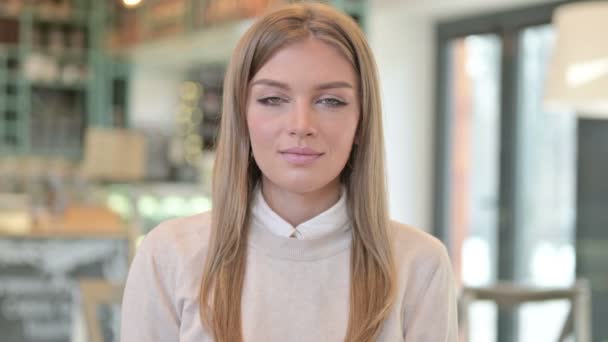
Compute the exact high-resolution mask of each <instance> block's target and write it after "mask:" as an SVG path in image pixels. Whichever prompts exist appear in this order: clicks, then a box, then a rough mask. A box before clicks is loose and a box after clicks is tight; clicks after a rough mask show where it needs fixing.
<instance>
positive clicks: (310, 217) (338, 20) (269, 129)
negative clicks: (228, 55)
mask: <svg viewBox="0 0 608 342" xmlns="http://www.w3.org/2000/svg"><path fill="white" fill-rule="evenodd" d="M378 88H379V87H378V81H377V79H376V69H375V64H374V60H373V56H372V53H371V51H370V48H369V47H368V45H367V43H366V41H365V38H364V36H363V34H362V32H361V31H360V30H359V28H358V26H357V24H356V23H355V22H354V21H352V20H351V19H350V18H349V17H347V16H345V15H343V14H341V13H339V12H338V11H336V10H334V9H332V8H331V7H328V6H325V5H319V4H298V5H289V6H287V7H283V8H281V9H278V10H276V11H274V12H272V13H269V14H267V15H265V16H263V17H262V18H260V19H259V20H257V21H256V22H255V23H254V24H253V26H252V27H251V28H250V29H249V30H248V31H247V33H245V35H244V36H243V37H242V39H241V40H240V42H239V44H238V46H237V47H236V49H235V51H234V54H233V56H232V60H231V61H230V65H229V68H228V71H227V75H226V79H225V84H224V105H223V114H222V115H223V116H222V123H221V131H220V135H219V141H218V146H217V159H216V161H215V169H214V179H213V181H214V186H213V194H212V196H213V198H212V199H213V210H212V212H211V213H203V214H200V215H196V216H193V217H187V218H182V219H177V220H172V221H169V222H166V223H163V224H161V225H160V226H159V227H157V228H156V229H154V230H153V231H152V232H151V233H150V234H149V235H148V236H147V237H146V239H145V240H144V242H143V243H142V245H141V246H140V248H139V250H138V253H137V255H136V257H135V259H134V261H133V264H132V266H131V270H130V273H129V277H128V280H127V285H126V289H125V293H124V302H123V307H122V332H121V334H122V336H121V340H122V341H123V342H139V341H145V342H173V341H181V342H204V341H218V342H241V341H245V342H274V341H276V342H297V341H302V342H304V341H305V342H333V341H349V342H370V341H382V342H395V341H407V342H420V341H429V342H443V341H450V342H452V341H456V340H457V323H456V321H457V320H456V298H455V297H456V294H455V288H454V283H453V277H452V271H451V266H450V261H449V259H448V256H447V253H446V250H445V248H444V247H443V245H442V244H441V243H440V242H439V241H438V240H436V239H434V238H433V237H431V236H430V235H427V234H426V233H424V232H422V231H419V230H416V229H413V228H410V227H407V226H404V225H402V224H398V223H396V222H392V221H390V220H389V218H388V213H387V204H386V189H385V181H384V172H385V171H384V146H383V137H382V112H381V108H380V96H379V90H378Z"/></svg>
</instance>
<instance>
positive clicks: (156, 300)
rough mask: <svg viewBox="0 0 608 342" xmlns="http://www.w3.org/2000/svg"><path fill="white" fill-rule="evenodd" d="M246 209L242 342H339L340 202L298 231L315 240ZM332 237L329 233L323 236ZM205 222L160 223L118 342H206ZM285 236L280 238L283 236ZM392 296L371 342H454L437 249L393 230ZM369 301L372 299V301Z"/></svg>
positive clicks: (346, 244)
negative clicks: (202, 309) (202, 300)
mask: <svg viewBox="0 0 608 342" xmlns="http://www.w3.org/2000/svg"><path fill="white" fill-rule="evenodd" d="M269 210H270V209H269V207H268V206H267V205H266V203H265V202H264V201H263V200H262V201H259V200H257V201H254V202H253V206H252V223H251V227H250V234H249V238H248V239H249V240H248V244H249V248H248V256H247V266H246V267H247V271H246V276H245V284H244V289H243V294H242V324H243V326H242V331H243V336H244V340H245V342H334V341H335V342H341V341H343V340H344V337H345V333H346V328H347V324H348V312H349V289H350V285H349V282H350V273H349V265H350V245H351V232H352V229H351V226H350V224H349V219H348V215H347V214H346V213H347V209H346V201H345V200H344V195H343V196H342V198H341V199H340V201H339V202H338V203H337V204H336V205H334V206H333V207H332V208H330V209H328V210H327V211H326V212H324V213H322V214H320V215H319V216H317V217H315V218H313V219H311V220H309V221H307V222H306V223H304V224H302V225H301V226H298V227H284V228H285V229H286V228H290V229H291V230H293V229H295V228H297V229H298V230H302V232H303V233H304V236H305V235H306V234H305V231H306V229H309V230H310V229H312V230H315V231H316V232H323V234H322V235H320V236H319V235H318V234H317V235H314V238H312V239H305V238H303V239H300V238H288V237H285V236H281V235H278V234H276V231H280V230H277V229H275V228H276V227H274V228H273V229H269V228H267V227H268V226H269V225H288V226H289V224H288V223H286V222H285V221H283V220H282V219H281V218H280V217H279V216H278V215H277V214H276V213H274V212H272V211H271V210H270V211H269ZM328 226H329V227H331V229H328V228H327V227H328ZM209 230H210V214H209V213H203V214H199V215H195V216H192V217H187V218H180V219H176V220H171V221H167V222H165V223H163V224H161V225H160V226H159V227H157V228H155V229H154V230H153V231H152V232H151V233H150V234H148V236H147V237H146V238H145V239H144V241H143V243H142V244H141V246H140V247H139V249H138V251H137V254H136V256H135V259H134V260H133V264H132V265H131V269H130V271H129V276H128V280H127V284H126V288H125V292H124V298H123V305H122V323H121V326H122V328H121V341H122V342H174V341H175V342H177V341H180V342H210V341H213V339H212V337H211V336H210V334H209V332H207V331H205V330H204V329H203V328H202V326H201V323H200V315H199V301H198V294H199V286H200V281H201V274H202V269H203V265H204V259H205V255H206V251H207V245H208V238H209ZM291 230H286V231H291ZM389 230H390V231H389V234H390V237H391V241H392V243H393V247H394V254H395V260H396V262H397V268H398V296H397V301H396V303H395V305H394V307H393V309H392V311H391V313H390V316H389V317H388V319H387V320H386V321H385V322H384V325H383V328H382V332H381V335H380V337H379V338H378V341H379V342H396V341H406V342H456V341H457V340H458V338H457V317H456V291H455V284H454V279H453V275H452V270H451V264H450V261H449V259H448V256H447V253H446V250H445V248H444V246H443V245H442V244H441V242H439V241H438V240H437V239H435V238H433V237H431V236H430V235H428V234H426V233H424V232H422V231H419V230H416V229H413V228H410V227H407V226H405V225H402V224H398V223H395V222H391V224H390V227H389ZM372 295H373V294H372Z"/></svg>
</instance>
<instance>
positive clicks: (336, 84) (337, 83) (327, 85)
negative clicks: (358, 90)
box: [317, 81, 353, 90]
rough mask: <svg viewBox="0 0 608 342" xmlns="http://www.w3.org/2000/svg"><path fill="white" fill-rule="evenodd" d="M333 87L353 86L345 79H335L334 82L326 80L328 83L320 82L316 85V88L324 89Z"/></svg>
mask: <svg viewBox="0 0 608 342" xmlns="http://www.w3.org/2000/svg"><path fill="white" fill-rule="evenodd" d="M334 88H351V89H352V88H353V86H352V85H351V84H350V83H348V82H345V81H335V82H328V83H323V84H320V85H319V86H317V89H318V90H325V89H334Z"/></svg>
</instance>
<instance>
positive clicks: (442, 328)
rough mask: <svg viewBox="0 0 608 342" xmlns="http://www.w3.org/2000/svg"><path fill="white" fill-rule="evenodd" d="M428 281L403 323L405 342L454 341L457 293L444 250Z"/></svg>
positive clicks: (455, 339) (456, 324) (455, 336)
mask: <svg viewBox="0 0 608 342" xmlns="http://www.w3.org/2000/svg"><path fill="white" fill-rule="evenodd" d="M440 251H441V253H439V257H438V262H437V265H436V268H435V269H434V271H431V276H430V280H429V281H428V285H426V286H425V287H424V288H423V289H422V290H421V291H420V297H419V298H418V300H417V303H416V306H415V311H414V312H413V315H412V317H411V319H410V320H409V322H407V324H404V327H405V336H404V337H405V338H404V341H405V342H457V341H458V317H457V294H456V284H455V281H454V275H453V272H452V266H451V262H450V259H449V257H448V254H447V251H446V249H445V247H443V246H441V250H440Z"/></svg>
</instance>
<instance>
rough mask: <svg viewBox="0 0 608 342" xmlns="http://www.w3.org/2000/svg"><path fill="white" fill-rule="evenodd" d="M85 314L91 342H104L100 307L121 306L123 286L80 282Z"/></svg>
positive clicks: (102, 282) (84, 280)
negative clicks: (98, 312) (108, 305)
mask: <svg viewBox="0 0 608 342" xmlns="http://www.w3.org/2000/svg"><path fill="white" fill-rule="evenodd" d="M80 291H81V294H82V305H83V312H84V317H85V322H86V328H87V335H88V341H89V342H104V339H103V333H102V330H101V326H100V320H99V317H98V316H97V311H98V307H99V305H103V304H119V305H120V303H121V301H122V294H123V286H122V285H115V284H112V283H109V282H107V281H105V280H100V279H82V280H80Z"/></svg>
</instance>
